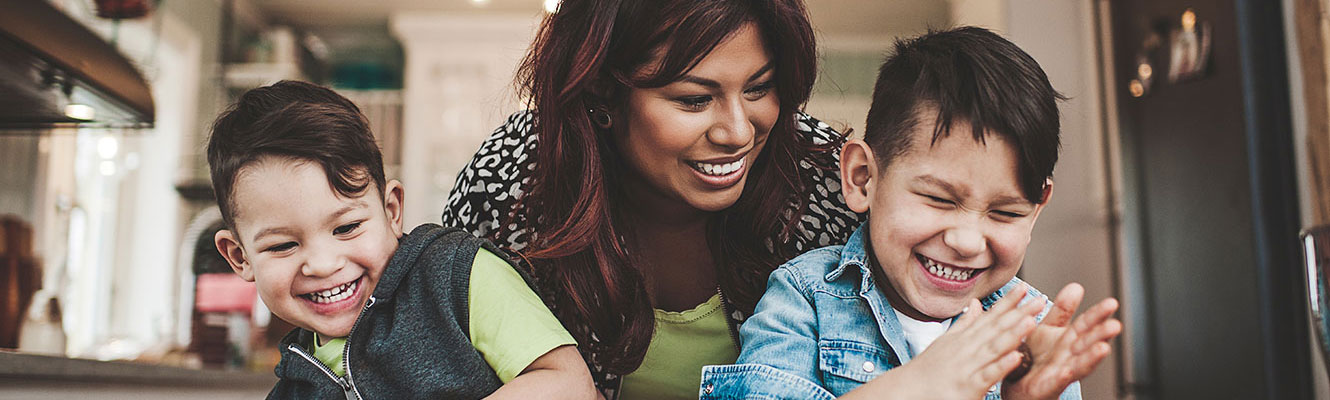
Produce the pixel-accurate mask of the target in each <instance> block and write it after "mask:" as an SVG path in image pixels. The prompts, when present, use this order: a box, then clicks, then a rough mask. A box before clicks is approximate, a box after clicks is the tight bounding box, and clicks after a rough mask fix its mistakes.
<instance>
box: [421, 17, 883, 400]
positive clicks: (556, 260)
mask: <svg viewBox="0 0 1330 400" xmlns="http://www.w3.org/2000/svg"><path fill="white" fill-rule="evenodd" d="M815 48H816V47H815V44H814V41H813V35H812V28H811V27H810V25H809V22H808V17H807V13H806V11H805V10H804V6H803V3H802V1H801V0H565V1H564V2H563V4H562V5H561V6H560V9H559V10H558V12H556V13H554V14H552V15H550V16H549V17H547V18H546V20H545V21H544V23H543V24H542V26H541V28H540V31H539V33H538V36H537V38H536V40H535V43H534V44H533V46H532V49H531V51H530V53H529V54H528V55H527V57H526V59H525V60H524V61H523V63H522V65H521V67H520V69H519V74H518V75H519V78H518V79H519V82H520V84H521V87H522V88H523V89H524V91H525V92H526V94H527V95H528V96H530V98H531V102H532V105H533V106H534V111H530V112H521V113H518V114H515V115H513V116H512V117H511V118H509V120H508V122H507V123H506V124H505V125H504V126H503V127H500V128H499V129H498V130H497V131H496V132H495V133H494V135H493V136H492V137H491V138H490V139H489V140H488V141H487V142H486V143H485V144H484V145H483V146H482V147H481V149H480V151H479V153H478V154H476V157H475V158H474V159H473V160H472V161H471V163H470V164H469V165H468V166H467V167H466V169H465V170H464V171H463V172H462V174H461V176H459V177H458V181H457V186H456V188H455V189H454V191H453V193H452V195H451V196H450V198H449V204H448V208H447V211H446V212H445V214H444V216H443V222H444V224H445V225H453V226H461V227H464V228H466V229H469V230H471V231H473V232H474V233H476V234H477V235H480V236H484V237H488V238H490V239H492V240H494V241H495V242H496V243H498V244H499V245H500V246H504V247H507V248H509V249H512V250H513V251H514V252H516V253H518V255H520V256H521V257H522V258H523V259H525V261H526V263H528V265H525V266H524V267H525V268H527V270H528V272H529V273H530V274H531V275H532V277H533V279H534V281H535V284H536V286H537V287H538V288H539V289H540V291H541V293H542V295H543V296H544V297H545V300H546V302H547V303H548V304H549V305H550V307H551V309H552V310H553V311H554V313H555V315H558V316H559V318H560V319H561V320H562V321H563V323H564V324H565V325H566V326H567V327H568V328H569V331H571V332H572V333H573V336H574V337H575V338H577V340H578V343H579V344H580V346H579V347H580V349H581V350H582V351H583V353H584V355H585V356H586V358H587V361H588V363H589V364H590V365H591V366H592V368H593V375H595V376H596V378H597V384H598V385H599V386H600V387H601V389H602V390H603V391H604V393H605V394H606V397H607V398H609V399H614V398H617V397H619V396H620V395H622V397H623V398H630V399H639V398H696V397H697V385H698V382H699V376H700V370H701V366H702V365H709V364H726V363H731V362H733V361H734V360H735V359H736V358H737V356H738V349H739V345H738V343H737V337H738V336H737V334H736V332H737V330H736V329H737V326H738V323H739V322H740V321H742V319H743V317H744V316H745V315H747V313H750V312H751V311H752V310H753V307H754V305H755V304H756V302H757V299H758V298H759V297H760V296H761V295H762V292H763V290H764V289H765V282H766V278H767V275H768V273H770V271H771V270H772V269H774V268H775V267H776V266H778V265H780V264H781V263H783V262H784V261H786V260H788V259H790V258H791V257H793V256H795V255H798V254H799V253H801V252H803V251H805V250H809V249H813V248H816V247H820V246H825V245H829V244H835V243H843V242H844V241H845V239H846V238H847V237H848V236H849V234H850V233H852V231H853V229H854V228H855V227H856V226H857V225H858V219H859V216H856V215H855V214H854V213H853V212H851V211H849V210H848V209H847V208H846V207H845V206H844V200H843V199H842V198H841V196H840V193H839V189H840V182H839V180H838V176H837V174H836V173H835V171H834V168H835V165H836V151H837V149H838V145H839V144H840V142H841V137H840V135H839V134H838V133H836V132H835V131H834V130H832V129H830V128H829V127H827V126H826V125H825V124H823V123H821V122H819V121H817V120H815V119H813V118H811V117H809V116H807V115H804V114H803V113H801V112H799V110H800V108H801V107H802V105H803V104H804V102H806V101H807V99H808V95H809V92H810V90H811V88H812V84H813V80H814V77H815V75H816V54H815Z"/></svg>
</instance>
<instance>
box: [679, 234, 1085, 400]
mask: <svg viewBox="0 0 1330 400" xmlns="http://www.w3.org/2000/svg"><path fill="white" fill-rule="evenodd" d="M867 229H868V228H867V225H863V226H860V227H859V229H858V230H856V231H855V232H854V235H852V236H850V240H849V242H848V243H847V244H846V245H845V246H828V247H823V248H820V249H817V250H813V251H810V252H807V253H804V254H803V255H801V256H799V257H796V258H795V259H793V260H790V261H789V262H787V263H785V264H784V265H782V266H780V268H777V269H776V270H775V271H773V272H772V273H771V277H770V278H769V279H768V281H767V291H766V293H765V294H764V295H763V296H762V299H761V300H760V301H759V302H758V304H757V309H756V311H755V312H754V314H753V316H752V317H750V318H749V319H748V320H747V321H746V322H744V324H743V326H742V327H741V328H740V335H741V339H742V342H743V350H742V352H741V353H740V355H739V360H738V361H737V362H736V364H734V365H723V366H714V365H713V366H707V367H705V368H703V370H702V387H701V392H700V393H699V398H700V399H703V400H710V399H819V400H820V399H833V398H835V397H838V396H842V395H844V394H846V393H849V392H850V391H851V390H853V389H854V388H857V387H859V385H862V384H864V383H867V382H868V381H870V380H872V379H873V378H875V377H877V376H878V375H881V374H882V373H883V372H886V371H887V370H890V369H892V368H895V367H898V366H900V365H902V364H905V363H907V362H910V359H912V358H913V357H914V356H915V352H914V351H913V350H912V349H910V345H909V343H908V342H906V340H905V333H904V330H903V329H902V328H901V324H900V322H899V321H897V319H896V313H895V312H893V310H892V308H891V305H890V304H888V302H887V298H886V296H885V295H884V294H883V293H882V291H881V290H879V289H878V288H877V286H875V285H874V284H873V276H872V274H871V273H870V269H869V266H868V254H867V251H868V250H867V249H868V247H867V245H866V243H865V239H867V237H868V235H867ZM1018 283H1020V280H1019V279H1016V278H1012V280H1011V281H1010V282H1007V284H1006V285H1004V286H1003V287H1002V288H1001V289H998V291H997V292H995V293H993V294H990V295H988V296H986V297H985V298H983V299H980V302H981V303H983V306H984V308H985V309H987V308H989V307H991V306H992V305H993V303H994V302H996V301H997V300H998V299H999V298H1001V297H1002V295H1004V294H1005V293H1007V291H1009V290H1011V289H1012V288H1013V287H1014V286H1015V285H1016V284H1018ZM1029 294H1030V296H1029V297H1027V300H1028V299H1042V300H1043V301H1044V302H1045V303H1046V305H1045V307H1044V311H1043V312H1041V313H1040V314H1039V316H1038V318H1037V319H1043V316H1044V314H1046V313H1047V312H1048V309H1049V308H1050V307H1051V305H1052V303H1051V302H1049V301H1048V298H1047V297H1046V296H1044V295H1043V294H1040V293H1039V292H1038V291H1036V290H1034V289H1033V288H1031V289H1030V291H1029ZM1023 301H1026V300H1023ZM1000 393H1001V390H1000V387H999V386H994V388H993V390H990V391H989V393H988V394H987V395H986V396H985V397H984V398H985V399H988V400H994V399H1001V396H1000ZM1080 398H1081V390H1080V383H1079V382H1076V383H1072V384H1071V385H1070V386H1068V387H1067V389H1066V391H1064V392H1063V393H1062V395H1061V397H1060V399H1061V400H1080Z"/></svg>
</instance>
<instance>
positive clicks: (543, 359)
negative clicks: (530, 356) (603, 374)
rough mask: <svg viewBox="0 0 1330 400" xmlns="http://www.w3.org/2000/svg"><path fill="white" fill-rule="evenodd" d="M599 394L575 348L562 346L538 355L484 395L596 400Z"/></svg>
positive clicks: (491, 396) (495, 397)
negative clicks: (501, 385)
mask: <svg viewBox="0 0 1330 400" xmlns="http://www.w3.org/2000/svg"><path fill="white" fill-rule="evenodd" d="M599 396H600V393H598V392H596V385H595V384H593V383H592V382H591V373H590V372H587V368H586V364H585V362H584V361H582V355H581V354H580V353H578V352H577V347H575V346H572V345H565V346H560V347H559V348H556V349H554V350H550V352H549V353H545V355H542V356H540V358H537V359H536V361H533V362H531V365H528V366H527V367H526V369H524V370H522V373H520V374H518V375H517V378H514V379H513V380H512V381H510V382H508V383H506V384H504V385H503V387H500V388H499V390H497V391H495V392H494V393H492V394H490V395H489V396H487V397H485V398H486V399H494V400H497V399H596V398H600V397H599Z"/></svg>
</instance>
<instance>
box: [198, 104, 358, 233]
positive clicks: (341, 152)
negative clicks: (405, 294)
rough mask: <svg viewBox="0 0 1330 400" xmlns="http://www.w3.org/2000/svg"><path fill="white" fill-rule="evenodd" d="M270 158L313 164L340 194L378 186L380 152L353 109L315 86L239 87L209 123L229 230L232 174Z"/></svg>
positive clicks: (213, 166) (216, 187)
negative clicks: (236, 98) (236, 97)
mask: <svg viewBox="0 0 1330 400" xmlns="http://www.w3.org/2000/svg"><path fill="white" fill-rule="evenodd" d="M270 155H275V156H284V157H291V158H295V159H300V160H306V161H309V162H313V163H317V164H319V165H320V166H322V167H323V171H324V173H326V174H327V175H328V185H329V186H331V187H332V188H333V190H335V191H337V193H338V194H340V195H342V196H347V197H351V196H355V195H358V194H360V193H362V192H364V191H365V189H367V188H368V187H369V184H370V183H374V184H376V185H377V187H378V189H379V190H383V185H384V176H383V155H382V154H381V153H380V152H379V146H378V145H377V144H376V143H375V142H374V134H373V133H371V132H370V129H369V123H368V122H367V121H366V120H365V116H364V115H362V114H361V113H360V108H358V107H356V105H355V104H353V103H351V101H350V100H347V99H346V98H345V97H342V96H341V95H338V94H337V93H336V92H333V91H332V90H330V89H328V88H325V87H322V86H318V85H314V84H310V83H306V82H298V81H281V82H277V83H275V84H273V85H271V86H265V87H261V88H257V89H253V90H250V91H248V92H245V94H244V95H242V96H240V100H239V101H236V103H235V104H233V105H232V106H231V108H229V109H227V110H226V111H225V112H223V113H222V114H221V115H220V116H218V117H217V122H215V123H213V126H212V137H211V138H209V139H208V167H209V169H210V171H211V174H212V187H213V192H214V193H215V195H216V197H217V205H218V207H220V208H221V209H222V219H223V220H224V221H225V222H226V226H227V227H228V228H229V229H235V220H234V219H233V218H234V217H235V207H234V205H233V204H232V200H233V198H234V193H233V192H232V191H233V185H234V184H235V178H236V174H237V173H239V172H240V170H241V169H242V168H244V167H245V166H247V165H249V164H250V163H253V162H254V161H257V160H258V159H259V158H260V157H262V156H270Z"/></svg>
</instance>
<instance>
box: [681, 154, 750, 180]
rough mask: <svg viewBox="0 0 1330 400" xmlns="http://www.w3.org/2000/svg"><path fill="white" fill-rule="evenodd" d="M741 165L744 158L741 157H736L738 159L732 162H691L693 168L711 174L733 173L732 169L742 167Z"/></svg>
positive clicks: (736, 169) (735, 169)
mask: <svg viewBox="0 0 1330 400" xmlns="http://www.w3.org/2000/svg"><path fill="white" fill-rule="evenodd" d="M743 166H744V159H742V158H740V159H738V160H736V161H734V162H731V163H725V164H711V163H704V162H693V169H696V170H698V171H701V172H702V173H704V174H707V175H712V176H723V175H729V174H730V173H733V172H734V171H738V170H739V168H743Z"/></svg>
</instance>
